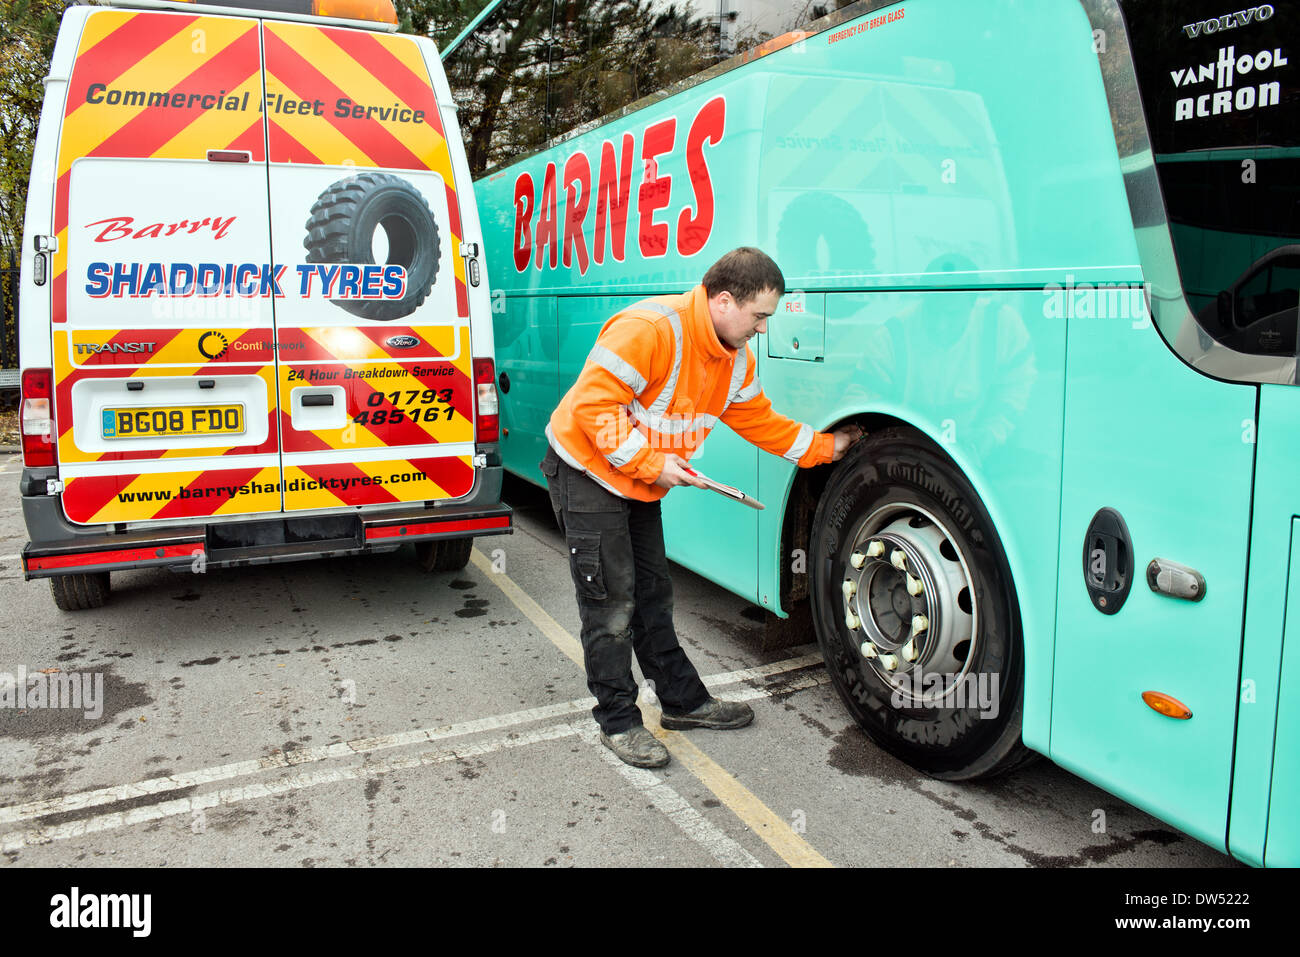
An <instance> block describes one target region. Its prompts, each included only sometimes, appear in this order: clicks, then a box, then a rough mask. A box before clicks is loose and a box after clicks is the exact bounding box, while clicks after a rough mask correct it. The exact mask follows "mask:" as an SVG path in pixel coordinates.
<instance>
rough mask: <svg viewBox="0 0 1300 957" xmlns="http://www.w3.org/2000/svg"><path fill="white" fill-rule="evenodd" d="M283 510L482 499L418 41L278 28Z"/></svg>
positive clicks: (447, 211) (429, 93) (453, 254)
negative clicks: (477, 495) (476, 492)
mask: <svg viewBox="0 0 1300 957" xmlns="http://www.w3.org/2000/svg"><path fill="white" fill-rule="evenodd" d="M262 29H263V40H264V47H265V56H266V115H267V134H268V144H269V150H270V171H269V179H270V187H271V230H272V260H273V262H275V264H276V267H277V268H278V269H283V270H284V271H285V283H286V290H285V291H286V295H285V297H284V298H283V299H281V300H279V301H278V302H277V303H276V322H277V329H278V335H277V340H278V351H277V355H278V377H279V384H280V395H281V398H282V407H281V413H280V425H281V429H282V431H283V434H284V447H283V453H284V455H283V462H284V490H285V503H284V507H285V510H286V511H303V510H313V509H331V508H332V509H337V508H339V507H340V506H363V505H378V504H386V503H399V502H419V501H429V500H437V499H450V498H457V497H459V496H463V495H465V494H467V493H469V492H470V490H471V489H472V487H473V484H474V469H473V454H474V421H473V414H474V412H473V400H474V387H473V365H472V356H471V352H470V326H469V305H468V296H467V294H466V288H465V281H464V270H465V261H464V259H462V258H461V255H460V240H461V224H460V214H459V210H458V208H457V196H456V188H455V182H454V179H453V176H452V170H451V157H450V153H449V152H448V147H447V142H446V140H445V138H444V132H443V127H442V122H441V117H440V114H439V112H438V103H437V98H436V95H435V93H434V88H433V84H432V82H431V80H430V74H429V68H428V65H427V64H426V62H425V59H424V55H423V52H422V50H421V47H420V45H419V44H418V43H417V41H416V40H414V39H413V38H411V37H403V36H390V35H381V34H373V33H367V32H364V31H358V30H346V29H335V28H331V27H324V26H316V25H311V24H302V23H283V22H269V21H268V22H265V23H264V24H263V28H262Z"/></svg>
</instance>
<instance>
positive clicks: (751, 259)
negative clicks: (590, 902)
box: [704, 246, 785, 303]
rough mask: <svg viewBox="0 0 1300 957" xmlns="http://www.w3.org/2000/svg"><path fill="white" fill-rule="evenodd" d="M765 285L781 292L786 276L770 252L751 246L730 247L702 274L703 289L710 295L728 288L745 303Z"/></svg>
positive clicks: (737, 299) (783, 293)
mask: <svg viewBox="0 0 1300 957" xmlns="http://www.w3.org/2000/svg"><path fill="white" fill-rule="evenodd" d="M768 289H775V290H776V292H777V295H780V296H784V295H785V276H783V275H781V267H780V266H778V265H777V264H776V262H775V261H774V260H773V259H772V257H771V256H769V255H768V254H767V253H765V252H763V250H761V249H755V248H754V247H753V246H741V247H740V248H738V249H733V250H732V251H731V252H729V253H727V254H726V255H725V256H723V257H722V258H721V259H719V260H718V261H717V262H715V263H714V264H713V265H712V266H710V267H709V271H708V272H706V273H705V274H704V291H705V292H706V293H708V296H709V298H710V299H712V298H713V297H714V296H716V295H717V294H718V293H720V292H729V293H731V295H732V296H734V297H735V299H736V302H737V303H746V302H749V301H750V300H751V299H753V298H754V297H755V296H757V295H758V294H759V293H761V292H765V291H766V290H768Z"/></svg>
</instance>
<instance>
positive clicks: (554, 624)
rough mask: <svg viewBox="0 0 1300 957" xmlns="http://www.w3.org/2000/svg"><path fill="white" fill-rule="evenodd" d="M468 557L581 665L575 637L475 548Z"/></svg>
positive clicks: (580, 645) (580, 646)
mask: <svg viewBox="0 0 1300 957" xmlns="http://www.w3.org/2000/svg"><path fill="white" fill-rule="evenodd" d="M469 557H470V561H472V562H473V563H474V567H475V568H477V569H478V570H479V571H481V572H482V573H483V574H484V575H487V576H488V581H490V582H492V584H494V585H496V586H497V587H498V588H500V589H501V590H502V591H503V592H505V595H506V597H507V598H509V599H510V600H511V601H512V602H514V604H515V607H516V608H518V609H519V610H520V611H522V612H523V613H524V614H525V615H527V616H528V620H529V621H531V622H532V623H533V624H534V625H536V626H537V628H538V630H539V631H540V632H541V633H542V634H543V635H545V636H546V637H547V638H549V639H551V643H552V644H554V645H555V647H557V648H559V649H560V650H561V651H562V652H564V653H565V654H566V655H567V656H568V657H569V660H570V661H572V662H573V663H574V664H575V665H577V666H578V667H579V668H581V667H582V643H581V642H580V641H578V639H577V638H574V637H573V635H571V634H569V633H568V632H567V631H565V630H564V628H563V627H562V626H561V625H560V623H559V622H558V621H556V620H555V619H554V618H552V617H551V616H550V615H548V614H547V613H546V609H544V608H543V607H542V606H541V605H539V604H537V602H535V601H533V600H532V599H531V598H529V597H528V593H527V592H525V591H524V590H523V589H522V588H520V587H519V586H518V585H516V584H515V583H514V581H513V580H512V579H511V578H510V577H509V576H508V575H506V574H505V573H503V572H495V571H493V570H492V563H491V562H490V561H488V560H487V557H486V556H485V555H484V554H483V553H482V552H480V551H479V550H478V549H477V548H476V549H474V550H473V551H472V552H470V555H469Z"/></svg>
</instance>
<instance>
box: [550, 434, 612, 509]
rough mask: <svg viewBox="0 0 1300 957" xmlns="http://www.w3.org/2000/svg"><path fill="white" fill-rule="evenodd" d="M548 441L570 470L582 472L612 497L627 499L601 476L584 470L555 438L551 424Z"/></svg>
mask: <svg viewBox="0 0 1300 957" xmlns="http://www.w3.org/2000/svg"><path fill="white" fill-rule="evenodd" d="M546 441H547V442H548V443H550V446H551V448H553V449H555V454H556V455H558V456H559V457H560V458H562V459H564V461H565V462H566V463H567V464H568V465H569V467H570V468H573V469H577V470H578V471H579V472H582V473H583V474H585V475H586V476H587V478H589V479H591V480H592V481H593V482H595V483H596V484H597V485H599V486H600V487H601V488H603V489H604V490H605V491H606V492H609V493H610V494H611V495H617V496H618V497H619V498H627V496H626V495H624V494H623V493H622V492H620V491H619V490H618V489H616V488H614V486H612V485H610V484H609V483H608V482H605V481H602V480H601V478H600V476H599V475H592V474H591V470H590V469H587V468H584V467H583V464H582V463H581V462H579V461H578V460H577V459H575V458H574V457H573V456H572V455H570V454H569V450H568V449H566V448H565V447H564V446H563V445H561V444H560V441H559V439H557V438H556V437H555V433H554V432H552V431H551V423H549V422H547V423H546Z"/></svg>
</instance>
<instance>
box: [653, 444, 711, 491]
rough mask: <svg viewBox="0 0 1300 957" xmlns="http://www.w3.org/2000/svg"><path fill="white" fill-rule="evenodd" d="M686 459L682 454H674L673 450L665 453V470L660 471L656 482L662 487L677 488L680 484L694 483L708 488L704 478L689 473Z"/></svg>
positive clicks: (698, 486)
mask: <svg viewBox="0 0 1300 957" xmlns="http://www.w3.org/2000/svg"><path fill="white" fill-rule="evenodd" d="M687 468H688V466H687V464H686V460H685V459H684V458H682V457H681V456H680V455H674V454H673V453H672V452H666V453H664V470H663V471H662V472H660V473H659V477H658V478H657V479H655V484H656V485H658V486H660V487H661V488H675V487H677V486H678V485H694V486H695V487H696V488H708V486H707V485H705V484H704V480H703V479H701V478H699V477H697V476H694V475H691V474H689V473H688V472H687V471H686V469H687Z"/></svg>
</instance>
